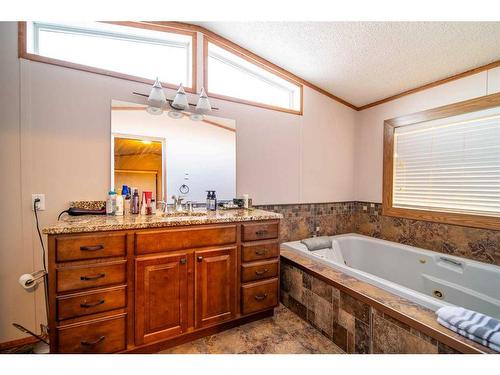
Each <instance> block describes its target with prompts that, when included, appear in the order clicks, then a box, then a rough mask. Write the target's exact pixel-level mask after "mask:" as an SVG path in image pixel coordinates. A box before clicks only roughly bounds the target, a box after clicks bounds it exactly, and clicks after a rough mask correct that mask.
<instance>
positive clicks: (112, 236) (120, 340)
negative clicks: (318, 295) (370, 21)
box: [44, 210, 281, 353]
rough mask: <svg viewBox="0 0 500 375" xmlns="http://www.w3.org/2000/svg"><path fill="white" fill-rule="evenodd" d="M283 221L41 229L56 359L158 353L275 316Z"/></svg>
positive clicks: (265, 216)
mask: <svg viewBox="0 0 500 375" xmlns="http://www.w3.org/2000/svg"><path fill="white" fill-rule="evenodd" d="M280 218H281V215H279V214H275V213H271V212H266V211H262V210H234V211H232V210H231V211H229V210H228V211H221V212H215V213H206V214H201V215H197V216H192V215H186V216H179V217H177V216H162V215H157V216H140V215H139V216H137V215H135V216H125V217H123V216H122V217H109V216H108V217H106V216H86V217H85V216H84V217H70V218H67V219H66V220H62V221H60V222H58V223H57V224H55V225H53V226H50V227H48V228H45V229H44V233H45V234H47V235H48V244H49V249H48V252H49V254H48V256H49V328H50V347H51V352H52V353H120V352H156V351H158V350H161V349H164V348H167V347H170V346H173V345H177V344H180V343H182V342H186V341H189V340H193V339H196V338H199V337H203V336H206V335H209V334H213V333H215V332H219V331H221V330H223V329H227V328H230V327H232V326H235V325H238V324H242V323H245V322H248V321H252V320H256V319H260V318H263V317H265V316H271V315H272V314H273V309H274V307H276V306H277V304H278V301H279V296H278V293H279V244H278V233H279V220H280Z"/></svg>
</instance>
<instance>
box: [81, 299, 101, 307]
mask: <svg viewBox="0 0 500 375" xmlns="http://www.w3.org/2000/svg"><path fill="white" fill-rule="evenodd" d="M103 303H104V300H103V299H100V300H99V301H97V302H94V303H80V307H83V308H89V307H95V306H99V305H102V304H103Z"/></svg>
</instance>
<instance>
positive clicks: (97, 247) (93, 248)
mask: <svg viewBox="0 0 500 375" xmlns="http://www.w3.org/2000/svg"><path fill="white" fill-rule="evenodd" d="M103 249H104V245H95V246H80V250H81V251H97V250H103Z"/></svg>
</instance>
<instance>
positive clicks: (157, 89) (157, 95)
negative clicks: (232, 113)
mask: <svg viewBox="0 0 500 375" xmlns="http://www.w3.org/2000/svg"><path fill="white" fill-rule="evenodd" d="M134 94H137V95H141V96H147V95H145V94H140V93H137V92H134ZM147 103H148V106H147V108H146V111H147V112H148V113H149V114H152V115H161V114H162V113H163V111H164V109H165V105H166V104H167V103H168V104H169V105H170V108H171V109H170V110H169V111H168V112H167V115H168V116H169V117H171V118H174V119H179V118H182V117H184V116H189V118H190V119H191V120H193V121H201V120H203V115H205V114H207V113H209V112H210V111H211V110H212V109H218V108H212V106H211V105H210V101H209V100H208V96H207V94H206V92H205V89H204V88H202V89H201V92H200V96H199V98H198V103H197V104H196V106H195V105H194V104H191V103H189V102H188V99H187V95H186V92H185V91H184V87H183V86H182V83H181V84H180V85H179V88H178V90H177V93H176V94H175V97H174V99H167V98H166V97H165V93H164V92H163V87H162V86H161V83H160V81H159V79H158V77H157V78H156V81H155V83H154V85H153V87H152V88H151V93H150V94H149V96H148V99H147ZM189 106H193V107H195V109H194V112H190V111H189Z"/></svg>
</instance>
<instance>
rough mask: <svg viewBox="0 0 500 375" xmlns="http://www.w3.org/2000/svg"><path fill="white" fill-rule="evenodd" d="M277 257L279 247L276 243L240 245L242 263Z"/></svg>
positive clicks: (264, 242)
mask: <svg viewBox="0 0 500 375" xmlns="http://www.w3.org/2000/svg"><path fill="white" fill-rule="evenodd" d="M279 255H280V247H279V244H278V241H261V242H253V243H244V244H242V245H241V260H242V261H243V262H252V261H254V260H261V259H268V258H273V257H278V256H279Z"/></svg>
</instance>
